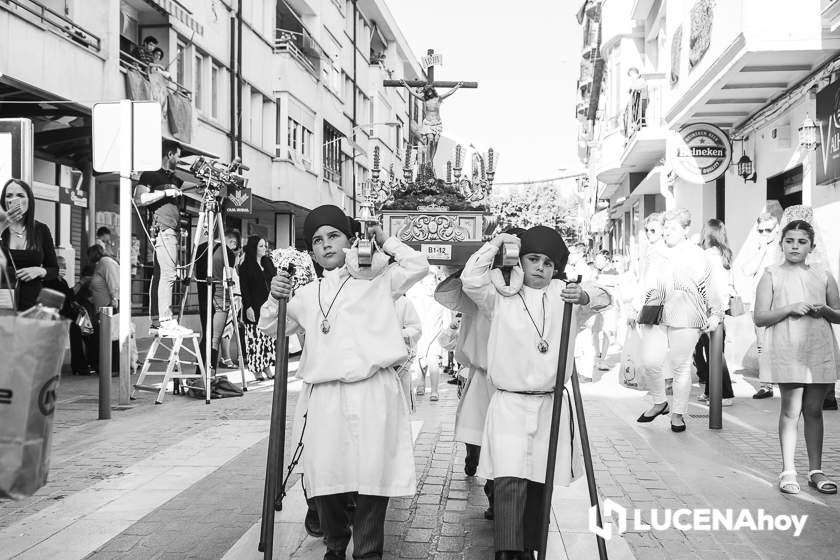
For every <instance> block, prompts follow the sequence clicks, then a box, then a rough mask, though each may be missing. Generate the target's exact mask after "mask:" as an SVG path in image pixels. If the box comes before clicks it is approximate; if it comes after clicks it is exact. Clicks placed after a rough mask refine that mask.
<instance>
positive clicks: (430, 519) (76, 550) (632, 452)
mask: <svg viewBox="0 0 840 560" xmlns="http://www.w3.org/2000/svg"><path fill="white" fill-rule="evenodd" d="M616 359H617V356H613V369H612V370H611V371H610V372H607V373H606V374H605V375H603V376H602V377H600V378H596V379H595V381H594V382H585V383H582V385H581V387H582V392H583V396H584V408H585V412H586V417H587V424H588V427H589V434H590V440H591V446H592V452H593V459H594V469H595V478H596V482H597V486H598V491H599V494H600V497H601V498H602V499H606V498H609V499H611V500H613V501H614V502H616V503H618V504H620V505H622V506H624V507H626V508H628V509H634V508H638V509H640V510H641V512H642V513H641V519H642V520H644V521H645V522H648V523H649V522H650V521H651V519H650V513H649V512H650V510H651V509H653V508H660V509H661V510H664V509H665V508H671V509H672V510H673V509H677V508H718V509H725V508H735V509H739V508H742V507H747V508H750V509H751V510H757V509H758V508H763V509H764V510H766V511H767V512H768V513H772V514H781V513H796V514H807V515H808V519H807V524H806V526H805V529H804V531H803V533H802V535H801V536H800V537H796V538H794V537H792V536H791V533H790V531H779V532H769V531H758V532H751V531H749V530H740V531H733V532H729V531H723V530H720V531H691V530H678V529H675V528H668V529H665V530H653V531H639V530H635V529H634V528H633V527H632V526H631V527H628V531H627V532H626V533H624V534H623V535H621V536H617V535H616V536H613V537H612V538H611V539H610V540H609V541H608V550H609V557H610V558H612V559H621V560H623V559H632V558H638V559H640V560H648V559H660V558H661V559H666V558H667V559H673V558H678V559H714V560H720V559H733V560H751V559H782V558H791V557H802V558H814V559H826V560H828V559H831V558H836V557H837V552H836V551H837V550H838V549H840V536H838V531H837V530H836V529H837V519H838V518H840V517H839V516H840V501H838V499H837V497H836V496H823V495H820V494H817V493H816V492H815V491H813V490H812V489H809V488H808V487H807V485H805V483H804V478H803V477H802V476H800V482H801V483H802V485H803V491H802V493H801V494H800V495H798V496H783V495H781V494H780V493H779V492H778V490H777V488H776V475H777V472H778V470H779V465H778V462H779V461H778V443H777V437H776V434H775V423H776V419H777V414H778V403H779V400H778V398H776V399H768V400H764V401H755V400H752V399H750V398H749V396H750V395H751V394H752V391H753V389H752V385H750V384H749V383H747V382H746V380H745V379H744V378H742V377H741V376H740V375H737V374H736V376H735V378H736V383H735V387H736V395H737V396H738V397H739V398H738V399H737V400H736V405H735V406H734V407H731V408H727V409H725V412H724V429H723V430H719V431H717V430H716V431H711V430H708V429H707V422H708V409H707V407H706V406H705V405H701V404H699V403H698V404H695V403H692V405H691V408H690V411H689V412H690V413H689V416H688V430H687V431H686V432H685V433H683V434H673V433H671V432H670V430H669V429H668V423H667V421H666V420H659V421H658V422H653V423H651V424H647V425H642V424H637V423H636V422H635V417H636V416H637V415H638V414H639V412H640V411H641V410H644V408H645V407H646V404H645V403H644V401H643V398H642V395H641V393H639V392H637V391H634V390H630V389H627V388H624V387H621V386H619V384H618V381H617V371H616V370H617V367H616V364H615V361H616ZM296 365H297V364H296V362H295V361H293V362H292V366H291V369H292V370H293V371H292V372H293V373H294V370H295V369H296ZM233 378H234V379H236V376H233ZM584 381H588V380H586V379H584ZM299 390H300V382H299V381H297V380H296V378H294V377H292V378H291V379H290V382H289V399H290V400H289V402H290V403H294V402H296V398H297V394H298V392H299ZM96 391H97V380H96V379H95V378H92V377H72V376H65V377H64V378H63V380H62V385H61V387H60V394H59V401H58V409H57V416H56V429H55V441H54V447H53V457H52V468H51V471H50V481H49V483H48V484H47V485H46V486H45V487H44V488H42V489H41V490H40V491H39V492H38V493H37V494H36V495H35V496H33V497H31V498H29V499H26V500H22V501H20V502H9V501H7V502H3V503H2V504H0V541H2V542H3V543H4V545H3V547H0V558H2V559H6V558H21V559H26V558H33V559H35V558H49V557H52V558H62V559H65V558H67V559H71V558H77V559H82V558H92V559H110V558H114V559H117V558H119V559H138V560H139V559H144V560H145V559H153V558H154V559H158V558H161V559H168V558H172V559H175V558H196V559H226V560H234V559H237V560H238V559H250V558H253V559H257V558H261V555H260V554H259V553H258V552H257V540H258V534H259V527H260V508H261V500H262V492H263V481H264V473H265V460H266V445H267V439H266V437H267V434H268V420H269V415H270V405H271V385H270V384H269V383H265V382H264V383H251V387H250V390H249V391H248V392H247V393H246V394H245V396H244V397H242V398H231V399H222V400H214V401H212V403H211V404H210V405H209V406H207V405H205V404H204V402H203V401H202V400H193V399H189V398H186V397H182V396H175V395H171V394H168V395H167V397H166V399H165V401H164V403H163V404H162V405H160V406H155V405H154V404H153V400H154V398H153V395H152V394H150V393H140V394H139V396H138V399H137V400H136V401H133V403H132V406H130V407H129V408H127V409H124V410H115V411H114V412H113V419H112V420H110V421H99V420H96V413H97V408H96ZM693 391H694V392H695V393H696V391H697V388H695V389H694V390H693ZM427 395H428V394H427ZM457 402H458V401H457V391H456V389H455V387H454V386H452V385H442V386H441V400H440V401H439V402H430V401H429V399H428V396H425V397H419V398H417V411H416V413H415V414H414V415H413V416H412V428H413V432H414V436H415V457H416V470H417V478H418V489H417V493H416V494H415V495H414V496H412V497H406V498H398V499H392V500H391V501H390V504H389V508H388V513H387V518H386V519H387V523H386V529H385V530H386V542H385V557H386V558H393V559H409V558H417V559H429V560H455V559H459V560H472V559H476V560H479V559H480V560H486V559H491V558H493V525H492V522H491V521H487V520H485V519H484V516H483V514H484V510H485V508H486V506H487V499H486V497H485V495H484V492H483V484H484V481H483V480H481V479H478V478H475V477H468V476H466V475H465V474H464V469H463V465H464V455H465V451H464V446H463V445H462V444H459V443H456V442H455V441H454V418H455V410H456V407H457ZM293 408H294V406H293V405H291V406H290V407H289V416H288V422H287V430H288V431H287V441H289V438H290V437H291V434H290V429H291V417H292V413H293ZM287 447H291V445H289V446H287ZM288 451H289V449H287V459H286V461H287V462H288ZM797 453H798V455H797V457H798V458H804V457H805V454H804V446H803V445H802V444H801V442H800V449H799V450H797ZM797 467H798V470H799V472H800V473H803V472H807V465H805V464H798V465H797ZM824 468H825V470H826V472H827V473H829V475H832V476H833V475H835V474H836V473H838V472H840V415H838V413H836V412H826V442H825V452H824ZM292 482H293V484H292V485H291V487H290V491H289V495H288V496H287V498H286V502H285V504H284V509H283V511H281V512H278V513H277V517H276V520H275V558H278V559H282V560H287V559H295V560H310V559H312V560H314V559H318V560H320V558H322V557H323V554H324V549H323V544H322V542H321V541H320V540H319V539H313V538H311V537H308V536H307V535H306V532H305V531H304V528H303V517H304V514H305V511H306V505H305V500H304V498H303V493H302V489H301V485H300V484H299V483H298V482H297V475H294V476H293V478H292ZM589 505H590V503H589V498H588V495H587V491H586V482H585V480H583V479H581V480H578V481H576V482H575V483H573V484H572V486H571V487H569V488H563V487H559V486H558V487H557V488H556V490H555V499H554V504H553V513H554V517H553V519H552V525H551V533H550V539H549V556H548V557H549V558H551V559H552V560H554V559H557V560H565V559H567V558H568V559H575V560H578V559H590V558H591V559H595V558H597V557H598V555H597V548H596V541H595V537H594V535H593V534H592V533H591V532H589V530H588V527H587V519H588V517H587V511H588V508H589ZM349 554H350V551H348V556H349Z"/></svg>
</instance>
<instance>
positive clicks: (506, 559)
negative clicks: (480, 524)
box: [324, 550, 523, 560]
mask: <svg viewBox="0 0 840 560" xmlns="http://www.w3.org/2000/svg"><path fill="white" fill-rule="evenodd" d="M521 554H523V553H522V551H519V550H497V551H496V560H519V559H520V558H521V556H520V555H521ZM324 560H326V558H325V559H324Z"/></svg>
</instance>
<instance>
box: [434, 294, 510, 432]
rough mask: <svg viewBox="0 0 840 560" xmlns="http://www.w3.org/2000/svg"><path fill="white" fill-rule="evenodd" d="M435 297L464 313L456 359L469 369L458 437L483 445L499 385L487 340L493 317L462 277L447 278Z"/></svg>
mask: <svg viewBox="0 0 840 560" xmlns="http://www.w3.org/2000/svg"><path fill="white" fill-rule="evenodd" d="M435 300H436V301H437V302H438V303H440V304H441V305H443V306H444V307H446V308H447V309H450V310H452V311H455V312H457V313H461V328H460V329H459V331H458V340H457V342H456V345H455V351H454V353H455V359H456V360H458V363H460V364H461V365H462V366H464V367H466V368H467V369H468V374H467V383H466V385H465V386H464V390H463V393H462V395H461V400H460V401H459V402H458V410H457V412H456V413H455V441H460V442H463V443H468V444H471V445H481V441H482V438H483V437H484V423H485V420H486V418H487V407H488V406H489V405H490V398H491V397H492V396H493V393H494V392H495V390H496V389H495V388H494V387H493V385H492V384H491V383H490V380H489V379H488V378H487V340H488V339H489V338H490V317H489V316H488V315H487V314H486V313H483V312H480V311H479V310H478V307H477V306H476V304H475V303H474V302H473V301H472V300H471V299H469V298H468V297H467V295H466V294H465V293H464V291H463V289H462V285H461V279H460V278H447V279H446V280H444V281H443V282H441V283H440V284H439V285H438V287H437V289H436V290H435Z"/></svg>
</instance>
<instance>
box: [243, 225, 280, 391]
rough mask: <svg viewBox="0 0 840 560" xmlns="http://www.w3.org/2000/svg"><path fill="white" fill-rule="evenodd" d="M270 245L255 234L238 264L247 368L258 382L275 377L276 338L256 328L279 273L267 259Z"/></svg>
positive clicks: (249, 240)
mask: <svg viewBox="0 0 840 560" xmlns="http://www.w3.org/2000/svg"><path fill="white" fill-rule="evenodd" d="M267 247H268V245H267V244H266V242H265V239H262V238H260V237H258V236H256V235H252V236H251V237H249V238H248V242H247V243H246V244H245V258H244V259H243V261H242V265H241V266H240V267H239V287H240V289H241V291H242V313H243V316H242V320H243V322H244V323H245V347H246V354H247V357H248V369H250V370H251V373H253V374H254V377H255V378H256V379H257V381H262V380H263V379H264V377H263V373H265V374H266V375H267V376H268V378H269V379H271V378H272V377H274V370H273V368H274V359H275V353H274V339H273V338H272V337H270V336H268V335H266V334H263V332H262V331H260V330H259V329H258V328H257V323H258V322H259V320H260V308H261V307H262V305H263V304H264V303H265V301H266V300H267V299H268V293H269V286H270V285H271V279H272V278H273V277H274V275H275V274H276V271H275V269H274V265H273V264H272V262H271V259H270V258H266V252H267Z"/></svg>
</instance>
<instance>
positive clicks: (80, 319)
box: [74, 306, 93, 336]
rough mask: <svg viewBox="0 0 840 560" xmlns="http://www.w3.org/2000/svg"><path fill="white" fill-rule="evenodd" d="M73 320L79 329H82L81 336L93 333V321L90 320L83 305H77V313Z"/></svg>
mask: <svg viewBox="0 0 840 560" xmlns="http://www.w3.org/2000/svg"><path fill="white" fill-rule="evenodd" d="M74 322H75V323H76V325H77V326H78V327H79V330H81V331H82V335H83V336H90V335H92V334H93V321H91V320H90V315H89V314H88V312H87V309H85V308H84V307H81V306H79V313H78V315H76V320H75V321H74Z"/></svg>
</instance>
